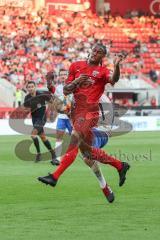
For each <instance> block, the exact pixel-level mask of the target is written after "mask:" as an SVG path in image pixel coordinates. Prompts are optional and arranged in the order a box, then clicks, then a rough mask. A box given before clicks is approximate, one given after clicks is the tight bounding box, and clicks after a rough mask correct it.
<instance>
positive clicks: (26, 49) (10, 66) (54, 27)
mask: <svg viewBox="0 0 160 240" xmlns="http://www.w3.org/2000/svg"><path fill="white" fill-rule="evenodd" d="M131 15H132V19H126V18H122V17H121V16H119V15H118V16H116V17H113V16H110V15H108V16H107V19H105V16H104V17H102V16H101V17H99V16H96V15H95V14H92V13H91V12H90V11H87V12H78V13H76V14H71V13H70V12H69V13H68V12H64V13H63V14H62V15H59V14H56V13H55V15H48V14H47V12H46V11H45V10H44V9H42V10H40V11H38V12H37V11H35V10H33V9H32V10H31V9H24V8H13V7H5V8H4V7H0V77H3V78H5V79H7V80H8V81H10V82H11V83H12V84H14V85H15V86H17V85H18V86H19V87H20V88H22V87H23V86H24V85H25V83H26V82H27V81H29V80H34V81H35V82H36V83H37V84H38V86H43V85H44V84H45V75H46V73H47V72H48V71H50V70H53V71H55V73H56V74H57V73H58V72H59V69H61V68H63V69H67V70H68V68H69V66H70V64H71V62H72V61H73V59H74V60H76V59H77V60H81V59H84V58H87V56H88V53H89V50H90V48H91V47H92V46H93V44H95V42H97V41H102V40H103V42H104V43H105V44H106V45H107V48H108V49H109V52H108V58H109V59H110V60H112V57H113V56H114V54H115V53H117V52H120V51H122V50H126V51H127V52H129V57H128V59H127V60H126V62H125V63H124V64H123V68H122V73H127V74H128V75H129V76H130V78H132V76H134V77H135V75H136V74H137V75H138V74H139V73H140V72H142V69H143V68H144V70H145V71H144V74H149V71H150V70H151V68H152V67H153V68H154V64H156V61H157V59H158V58H159V56H160V55H159V54H157V53H156V54H155V55H154V58H155V59H156V61H154V63H153V64H152V65H151V64H150V62H151V60H152V59H151V57H152V56H151V54H152V51H149V50H150V49H149V47H150V46H148V43H150V42H154V43H155V42H156V43H158V41H160V37H159V35H158V33H159V28H160V21H158V19H156V18H155V17H154V16H141V17H138V16H139V13H138V15H137V12H135V11H134V12H130V16H131ZM150 36H152V37H150ZM150 45H152V44H150ZM156 49H159V48H158V47H156ZM156 51H158V50H156ZM108 58H106V59H105V61H104V63H105V64H107V66H112V61H111V62H109V61H108ZM146 59H147V60H146ZM152 62H153V61H152ZM148 63H149V64H148ZM157 64H158V63H157ZM142 67H143V68H142ZM154 81H155V78H154Z"/></svg>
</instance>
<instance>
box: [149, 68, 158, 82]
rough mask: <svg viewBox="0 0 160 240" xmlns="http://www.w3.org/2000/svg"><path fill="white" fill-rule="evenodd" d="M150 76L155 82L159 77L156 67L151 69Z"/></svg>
mask: <svg viewBox="0 0 160 240" xmlns="http://www.w3.org/2000/svg"><path fill="white" fill-rule="evenodd" d="M149 76H150V78H151V79H152V81H154V82H156V81H157V79H158V76H157V73H156V71H155V70H154V69H151V70H150V71H149Z"/></svg>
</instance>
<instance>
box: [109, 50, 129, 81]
mask: <svg viewBox="0 0 160 240" xmlns="http://www.w3.org/2000/svg"><path fill="white" fill-rule="evenodd" d="M126 57H127V54H126V53H120V54H118V55H116V57H115V59H114V61H113V63H114V69H113V74H112V77H111V82H112V84H113V85H114V84H115V83H116V82H118V80H119V78H120V66H119V65H120V63H121V62H122V61H123V60H124V59H125V58H126Z"/></svg>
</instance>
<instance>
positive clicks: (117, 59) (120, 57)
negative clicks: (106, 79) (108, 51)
mask: <svg viewBox="0 0 160 240" xmlns="http://www.w3.org/2000/svg"><path fill="white" fill-rule="evenodd" d="M127 56H128V53H127V52H125V51H122V52H120V53H118V54H117V55H116V57H115V59H114V60H113V63H114V66H118V65H119V64H120V63H121V62H123V60H124V59H125V58H126V57H127Z"/></svg>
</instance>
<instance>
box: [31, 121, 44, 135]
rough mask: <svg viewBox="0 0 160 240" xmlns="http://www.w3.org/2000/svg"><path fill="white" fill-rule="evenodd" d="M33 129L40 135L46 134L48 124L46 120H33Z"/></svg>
mask: <svg viewBox="0 0 160 240" xmlns="http://www.w3.org/2000/svg"><path fill="white" fill-rule="evenodd" d="M32 123H33V129H36V130H37V131H38V135H39V134H41V133H44V128H43V127H44V125H45V124H46V118H44V119H41V118H32Z"/></svg>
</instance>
